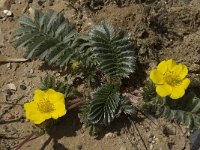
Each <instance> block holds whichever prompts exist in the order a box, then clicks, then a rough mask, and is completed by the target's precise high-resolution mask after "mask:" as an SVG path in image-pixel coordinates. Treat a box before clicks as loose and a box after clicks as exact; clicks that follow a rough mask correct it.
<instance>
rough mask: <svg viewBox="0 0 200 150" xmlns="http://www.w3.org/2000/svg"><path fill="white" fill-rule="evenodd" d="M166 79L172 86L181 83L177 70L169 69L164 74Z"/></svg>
mask: <svg viewBox="0 0 200 150" xmlns="http://www.w3.org/2000/svg"><path fill="white" fill-rule="evenodd" d="M164 80H165V81H166V83H167V84H169V85H171V86H177V85H179V84H180V83H181V80H180V78H179V76H178V75H177V74H176V73H175V72H172V71H167V72H166V73H165V74H164Z"/></svg>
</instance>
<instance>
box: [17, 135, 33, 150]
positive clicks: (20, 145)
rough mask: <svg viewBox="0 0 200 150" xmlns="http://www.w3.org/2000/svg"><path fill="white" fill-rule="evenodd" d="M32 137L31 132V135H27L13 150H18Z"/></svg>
mask: <svg viewBox="0 0 200 150" xmlns="http://www.w3.org/2000/svg"><path fill="white" fill-rule="evenodd" d="M33 135H34V133H33V132H32V133H31V134H29V135H28V136H27V137H26V138H25V139H24V140H23V141H22V142H21V143H19V145H17V146H16V147H15V150H19V149H20V148H21V147H22V146H23V145H24V144H25V143H27V142H28V141H29V140H30V139H31V137H32V136H33Z"/></svg>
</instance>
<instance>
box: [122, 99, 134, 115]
mask: <svg viewBox="0 0 200 150" xmlns="http://www.w3.org/2000/svg"><path fill="white" fill-rule="evenodd" d="M120 109H121V111H122V112H123V113H124V114H125V115H131V116H136V114H137V110H136V108H135V107H134V106H133V105H132V104H131V102H130V101H129V100H128V98H127V97H125V96H124V97H122V98H121V101H120Z"/></svg>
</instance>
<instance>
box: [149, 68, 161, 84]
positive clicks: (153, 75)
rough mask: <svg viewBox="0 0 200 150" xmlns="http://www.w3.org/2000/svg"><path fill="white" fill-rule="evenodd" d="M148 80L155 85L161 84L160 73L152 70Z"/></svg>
mask: <svg viewBox="0 0 200 150" xmlns="http://www.w3.org/2000/svg"><path fill="white" fill-rule="evenodd" d="M150 79H151V80H152V81H153V82H154V83H155V84H163V83H164V80H163V75H162V73H160V71H158V70H152V71H151V73H150Z"/></svg>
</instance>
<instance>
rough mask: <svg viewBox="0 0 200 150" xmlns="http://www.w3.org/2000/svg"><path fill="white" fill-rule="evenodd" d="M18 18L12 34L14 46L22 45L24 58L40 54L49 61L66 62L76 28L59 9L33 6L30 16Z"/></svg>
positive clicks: (64, 65)
mask: <svg viewBox="0 0 200 150" xmlns="http://www.w3.org/2000/svg"><path fill="white" fill-rule="evenodd" d="M19 22H20V24H21V27H20V28H19V29H17V30H16V31H14V32H13V36H15V37H16V36H17V37H19V38H18V39H17V41H16V43H15V45H14V47H15V48H16V49H19V48H21V47H26V55H25V57H26V58H28V59H34V58H41V59H44V60H45V61H47V62H48V64H49V65H57V66H60V67H66V66H67V64H68V63H69V61H70V60H71V57H73V55H74V53H75V50H74V49H72V48H71V44H72V42H73V41H74V38H75V34H76V30H75V28H74V26H73V25H72V24H71V23H70V22H69V21H68V20H66V19H65V18H64V15H63V14H62V13H56V12H54V11H52V10H48V11H47V12H45V13H42V12H41V11H39V10H35V11H34V16H33V17H32V18H29V17H26V16H22V17H21V18H20V20H19Z"/></svg>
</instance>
